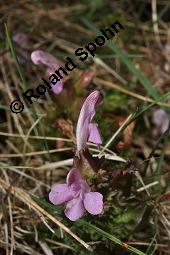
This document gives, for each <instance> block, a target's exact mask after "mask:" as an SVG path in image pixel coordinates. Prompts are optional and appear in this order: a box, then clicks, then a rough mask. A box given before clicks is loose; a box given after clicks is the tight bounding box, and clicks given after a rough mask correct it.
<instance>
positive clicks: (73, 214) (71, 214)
mask: <svg viewBox="0 0 170 255" xmlns="http://www.w3.org/2000/svg"><path fill="white" fill-rule="evenodd" d="M84 211H85V209H84V205H83V201H82V199H81V198H80V197H77V198H74V199H72V200H71V201H69V202H68V203H67V206H66V209H65V211H64V213H65V215H66V217H67V218H69V219H70V220H72V221H75V220H78V219H79V218H81V217H82V216H83V214H84Z"/></svg>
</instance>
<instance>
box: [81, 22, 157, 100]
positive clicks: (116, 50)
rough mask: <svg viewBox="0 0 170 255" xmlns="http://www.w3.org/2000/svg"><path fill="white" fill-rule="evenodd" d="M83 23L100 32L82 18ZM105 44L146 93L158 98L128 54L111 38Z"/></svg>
mask: <svg viewBox="0 0 170 255" xmlns="http://www.w3.org/2000/svg"><path fill="white" fill-rule="evenodd" d="M83 23H84V24H85V25H86V26H87V27H88V28H90V29H91V30H92V31H94V32H96V33H98V34H100V32H99V30H98V29H97V28H96V27H95V26H94V25H93V24H92V23H90V22H89V21H88V20H86V19H83ZM106 44H107V45H108V47H109V48H110V49H111V50H112V51H113V52H114V53H115V54H116V55H117V57H119V58H120V60H121V61H122V62H123V63H124V64H125V65H126V66H127V68H128V69H129V70H130V71H131V72H132V73H133V74H134V75H135V76H136V77H137V79H138V80H139V81H140V83H141V84H142V85H143V87H144V88H145V89H146V91H147V92H148V94H149V95H150V96H152V97H153V98H154V99H158V97H159V96H160V95H159V93H158V92H157V90H156V89H155V88H154V87H153V86H152V84H151V83H150V81H149V80H148V79H147V78H146V77H145V76H144V75H143V73H142V72H141V71H140V70H138V69H137V68H136V67H135V66H134V65H133V64H132V62H131V61H130V60H129V57H128V55H127V54H126V53H125V52H123V51H122V50H121V49H119V48H118V47H117V46H116V45H115V44H114V43H113V42H112V41H111V40H110V41H107V42H106Z"/></svg>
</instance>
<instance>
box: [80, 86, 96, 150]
mask: <svg viewBox="0 0 170 255" xmlns="http://www.w3.org/2000/svg"><path fill="white" fill-rule="evenodd" d="M100 100H101V93H100V92H99V91H97V90H96V91H93V92H92V93H91V94H90V95H89V96H88V97H87V98H86V100H85V102H84V104H83V106H82V108H81V111H80V115H79V119H78V123H77V130H76V138H77V151H78V152H79V151H81V150H83V149H84V148H85V146H86V142H87V141H88V139H89V136H90V133H89V131H90V129H89V125H90V122H91V120H92V118H93V117H94V115H95V113H96V111H95V107H96V104H97V103H98V102H99V101H100Z"/></svg>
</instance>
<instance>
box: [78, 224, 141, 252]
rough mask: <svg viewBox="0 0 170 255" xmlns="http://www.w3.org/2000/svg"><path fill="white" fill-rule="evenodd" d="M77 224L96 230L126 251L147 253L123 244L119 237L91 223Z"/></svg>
mask: <svg viewBox="0 0 170 255" xmlns="http://www.w3.org/2000/svg"><path fill="white" fill-rule="evenodd" d="M76 224H78V225H79V224H80V225H81V224H82V225H85V226H87V227H88V228H90V229H93V230H95V231H96V232H97V233H98V234H100V235H101V236H103V237H105V238H107V239H109V240H111V241H112V242H114V243H115V244H118V245H120V246H122V247H124V248H125V249H127V250H129V251H132V252H134V253H135V254H138V255H146V254H145V253H143V252H141V251H139V250H138V249H136V248H134V247H132V246H130V245H127V244H125V243H123V242H122V241H121V240H120V239H118V238H117V237H115V236H113V235H111V234H109V233H107V232H106V231H104V230H102V229H100V228H99V227H96V226H95V225H93V224H91V223H88V222H86V221H84V220H79V221H77V223H76Z"/></svg>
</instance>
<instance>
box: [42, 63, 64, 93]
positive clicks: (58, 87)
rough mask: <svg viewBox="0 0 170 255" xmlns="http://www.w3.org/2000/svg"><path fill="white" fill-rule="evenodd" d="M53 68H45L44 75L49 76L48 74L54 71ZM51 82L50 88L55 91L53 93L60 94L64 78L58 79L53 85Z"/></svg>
mask: <svg viewBox="0 0 170 255" xmlns="http://www.w3.org/2000/svg"><path fill="white" fill-rule="evenodd" d="M54 71H55V70H52V69H50V68H47V70H46V73H45V74H46V76H47V77H50V75H52V74H53V73H54ZM50 84H51V87H52V88H51V89H52V91H53V92H54V93H55V94H60V93H61V91H62V90H63V86H64V78H63V79H60V80H59V81H57V83H56V84H55V85H53V84H52V83H50Z"/></svg>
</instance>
